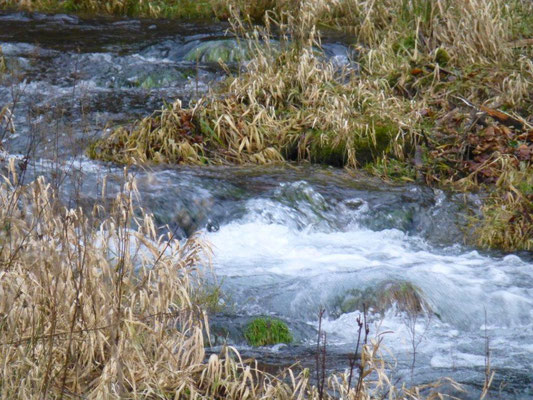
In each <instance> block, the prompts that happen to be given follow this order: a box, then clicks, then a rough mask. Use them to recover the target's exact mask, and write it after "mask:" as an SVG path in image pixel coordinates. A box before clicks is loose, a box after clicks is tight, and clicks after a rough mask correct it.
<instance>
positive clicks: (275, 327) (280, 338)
mask: <svg viewBox="0 0 533 400" xmlns="http://www.w3.org/2000/svg"><path fill="white" fill-rule="evenodd" d="M244 337H245V338H246V340H247V341H248V343H249V344H250V345H252V346H268V345H272V344H277V343H287V344H288V343H291V342H292V341H293V338H292V334H291V332H290V331H289V328H288V326H287V324H286V323H285V322H283V321H281V320H279V319H276V318H256V319H254V320H253V321H252V322H250V323H249V324H248V325H247V326H246V329H245V332H244Z"/></svg>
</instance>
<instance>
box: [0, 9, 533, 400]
mask: <svg viewBox="0 0 533 400" xmlns="http://www.w3.org/2000/svg"><path fill="white" fill-rule="evenodd" d="M227 28H228V27H227V26H226V25H224V24H210V25H204V24H191V23H183V22H176V21H164V20H134V19H128V20H117V19H93V20H84V19H80V18H78V17H73V16H67V15H55V16H46V15H43V14H27V13H0V46H1V50H2V54H3V56H4V59H5V62H6V65H7V69H8V71H7V72H6V73H5V74H4V76H2V77H1V78H0V109H1V107H2V106H4V105H6V104H7V105H8V106H9V107H10V109H11V110H12V112H13V123H14V128H15V130H14V132H13V133H11V132H8V131H4V132H2V131H0V140H1V141H2V145H3V147H4V148H5V149H6V150H7V151H9V153H10V154H12V155H18V156H19V157H23V156H27V157H28V158H29V161H30V162H29V167H28V177H27V179H30V178H31V177H34V176H37V175H45V176H47V177H48V178H49V179H50V181H51V182H52V183H53V184H54V185H56V186H57V188H58V189H59V190H60V192H61V195H62V198H63V200H64V201H65V203H66V204H68V205H75V204H89V205H90V204H91V203H93V202H95V201H96V200H97V199H98V196H99V191H98V188H99V185H100V184H101V182H102V179H103V177H104V176H108V182H109V185H110V187H111V190H110V194H109V195H110V196H111V195H112V193H113V188H115V189H117V188H118V187H119V186H120V184H121V182H122V179H123V172H122V168H121V167H120V166H116V165H112V164H107V163H101V162H95V161H91V160H89V159H88V158H87V157H86V156H85V153H84V150H85V148H86V147H87V145H88V144H89V143H90V142H91V141H92V140H94V139H95V138H98V137H100V136H101V135H102V133H103V132H105V131H106V129H108V128H109V127H110V126H114V125H117V124H121V123H128V122H131V121H133V120H135V119H137V118H139V117H143V116H146V115H148V114H150V113H151V112H152V111H154V110H156V109H159V108H161V107H162V106H163V105H164V104H165V103H169V102H172V101H174V100H175V99H176V98H179V99H181V100H182V101H183V103H184V104H187V102H188V101H190V100H191V99H194V98H198V97H199V96H201V95H202V94H203V93H205V92H206V91H207V90H208V89H209V88H210V87H211V86H213V85H215V84H216V83H217V82H218V81H220V80H221V79H223V78H224V76H225V72H224V70H223V69H222V68H221V67H220V66H219V65H218V63H217V62H215V60H216V59H217V58H218V57H224V58H226V59H227V60H228V62H229V63H230V65H232V63H233V62H237V61H240V60H243V59H245V58H246V54H245V52H244V51H243V50H242V49H240V48H239V46H238V45H237V43H236V42H235V41H234V40H232V39H231V37H228V36H227V35H226V34H225V31H226V29H227ZM323 46H324V53H325V56H327V57H331V58H334V60H335V62H337V63H339V64H340V65H347V64H353V65H354V66H355V67H356V63H354V61H353V60H352V54H351V53H350V51H349V49H348V47H347V46H346V45H344V44H343V42H342V41H341V40H337V39H335V38H333V37H332V38H330V40H328V39H327V38H326V39H324V45H323ZM236 68H237V67H236ZM1 158H2V156H0V159H1ZM131 172H132V173H133V174H134V175H135V176H136V178H137V182H138V188H139V191H140V197H141V204H142V206H143V207H144V208H145V209H146V210H148V211H149V212H152V213H153V214H154V216H155V218H156V221H157V223H158V224H159V225H161V226H163V225H168V227H169V228H170V229H171V230H172V231H173V232H175V233H176V234H177V235H178V237H180V238H186V237H187V236H189V235H191V234H192V233H194V232H196V231H200V235H201V236H202V237H203V238H204V239H205V240H207V241H208V242H209V243H210V244H211V247H212V250H213V259H212V263H213V271H214V276H213V277H211V278H210V282H211V284H212V285H213V286H214V287H215V286H220V288H221V293H222V295H221V297H220V299H219V300H218V307H216V308H217V310H216V312H213V313H212V314H213V315H212V316H211V317H210V324H211V328H212V336H213V343H212V348H211V349H209V351H213V352H216V351H218V350H220V346H221V345H222V344H223V343H225V342H228V343H231V344H233V345H235V346H237V348H239V350H240V351H241V352H242V353H243V354H244V355H245V356H253V357H256V358H257V359H258V360H259V361H260V362H261V363H262V364H263V365H264V366H265V368H272V369H274V370H275V368H277V367H281V366H288V365H291V364H293V363H294V362H295V361H296V360H299V361H300V362H301V364H302V365H304V366H307V367H310V368H314V357H315V355H314V354H315V353H314V351H315V348H316V338H317V328H318V320H317V318H318V317H317V314H318V311H319V309H320V308H321V307H323V308H325V310H326V314H325V319H324V321H323V329H324V331H325V332H326V333H327V339H328V349H327V351H328V358H327V368H328V369H329V370H332V371H342V370H344V369H345V368H347V366H348V361H347V360H348V356H349V354H350V352H352V351H353V349H354V347H355V342H356V339H357V324H356V318H357V317H358V316H359V315H361V313H362V312H363V305H364V307H368V308H369V311H368V321H369V325H370V337H375V336H376V335H378V334H381V337H382V339H383V345H382V346H384V348H386V349H387V350H389V351H390V354H389V353H387V352H385V355H386V357H387V358H388V359H389V360H393V359H394V361H395V368H394V371H393V376H394V377H395V378H398V379H400V382H407V383H411V382H414V383H424V382H430V381H432V380H435V379H438V378H440V377H444V376H447V377H451V378H453V379H455V380H456V381H457V382H459V383H462V384H464V386H465V390H466V392H465V393H461V394H458V396H459V397H461V398H478V397H479V392H480V390H481V387H482V385H483V382H484V379H485V362H486V345H487V342H488V344H489V348H490V363H491V366H492V368H493V369H494V370H495V371H496V375H495V379H494V383H493V386H492V389H493V391H492V395H493V397H491V398H503V399H530V398H533V256H532V254H531V253H527V252H522V253H516V254H502V253H498V252H482V251H480V250H476V249H474V248H471V247H468V246H466V245H464V243H463V236H464V235H463V229H464V228H463V227H464V226H465V224H466V222H467V218H468V215H469V213H472V212H477V210H479V206H480V204H481V202H480V199H479V198H478V196H477V195H459V194H451V193H446V192H443V191H441V190H436V189H432V188H428V187H425V186H420V185H416V184H412V183H406V184H401V185H400V184H386V183H383V182H382V181H380V180H378V179H375V178H372V177H369V176H366V175H365V174H364V173H362V172H359V171H355V172H352V173H350V172H348V171H344V170H339V169H334V168H328V167H320V166H298V167H296V166H288V167H279V166H278V167H202V168H199V167H181V166H178V167H177V166H158V167H154V168H150V169H140V168H133V169H132V170H131ZM401 290H403V291H411V292H414V293H415V294H416V296H415V297H416V298H417V299H418V300H419V301H420V302H421V304H422V306H423V308H424V309H426V310H428V311H429V312H428V313H426V314H422V315H420V316H418V317H416V318H414V317H413V316H412V314H410V313H409V312H406V311H405V309H404V308H402V306H401V304H397V303H395V302H394V301H389V300H390V299H389V300H387V299H388V297H387V296H389V295H390V293H393V292H395V291H396V292H398V291H401ZM256 316H273V317H277V318H280V319H282V320H283V321H285V322H287V324H288V325H289V327H290V329H291V331H292V333H293V336H294V339H295V341H294V343H293V344H290V345H275V346H267V347H263V348H252V347H250V346H248V345H247V344H246V341H245V339H244V336H243V331H244V327H245V326H246V324H247V323H248V322H249V321H250V320H252V319H253V318H254V317H256ZM413 343H415V344H416V359H415V363H414V368H413V369H412V364H413ZM456 394H457V393H456Z"/></svg>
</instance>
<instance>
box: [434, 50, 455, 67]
mask: <svg viewBox="0 0 533 400" xmlns="http://www.w3.org/2000/svg"><path fill="white" fill-rule="evenodd" d="M450 58H451V57H450V55H449V54H448V52H447V51H446V50H445V49H443V48H442V47H439V48H438V49H437V51H436V52H435V62H436V63H437V64H439V65H440V66H442V67H445V66H446V65H448V63H449V62H450Z"/></svg>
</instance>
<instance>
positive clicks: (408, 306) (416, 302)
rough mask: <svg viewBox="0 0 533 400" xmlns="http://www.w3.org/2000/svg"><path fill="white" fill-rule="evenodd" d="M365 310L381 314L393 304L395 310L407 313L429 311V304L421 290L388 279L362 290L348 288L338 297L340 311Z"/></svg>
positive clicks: (415, 313) (409, 284)
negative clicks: (348, 289)
mask: <svg viewBox="0 0 533 400" xmlns="http://www.w3.org/2000/svg"><path fill="white" fill-rule="evenodd" d="M363 304H364V305H365V306H366V308H367V310H372V311H374V312H377V313H380V314H383V313H385V311H387V310H388V309H390V308H391V307H393V306H396V309H397V311H399V312H405V313H407V314H409V315H419V314H423V313H427V312H431V308H430V306H429V304H428V303H427V302H426V301H425V300H424V298H423V297H422V295H421V290H420V289H419V288H417V287H416V286H415V285H413V284H412V283H411V282H406V281H389V282H385V283H381V284H379V285H377V286H373V287H369V288H366V289H364V290H358V289H354V290H350V291H348V293H347V294H346V295H345V296H344V298H342V299H340V302H339V303H338V308H339V310H340V312H341V313H349V312H354V311H362V310H363Z"/></svg>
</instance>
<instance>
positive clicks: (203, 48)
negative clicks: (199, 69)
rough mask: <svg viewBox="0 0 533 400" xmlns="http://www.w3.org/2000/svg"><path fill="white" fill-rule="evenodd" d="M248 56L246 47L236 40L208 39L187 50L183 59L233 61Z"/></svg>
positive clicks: (243, 59) (246, 58)
mask: <svg viewBox="0 0 533 400" xmlns="http://www.w3.org/2000/svg"><path fill="white" fill-rule="evenodd" d="M249 58H250V52H249V50H248V48H247V47H246V46H244V45H242V44H241V43H239V42H237V41H236V40H210V41H207V42H204V43H201V44H199V45H198V46H197V47H195V48H194V49H192V50H191V51H189V52H188V53H187V54H186V55H185V57H184V60H185V61H191V62H196V61H197V60H198V61H200V62H203V63H217V62H224V63H235V62H241V61H245V60H248V59H249Z"/></svg>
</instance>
